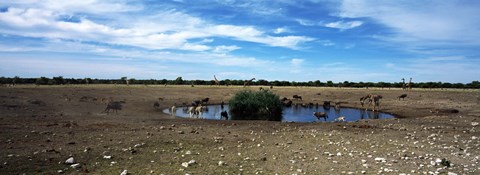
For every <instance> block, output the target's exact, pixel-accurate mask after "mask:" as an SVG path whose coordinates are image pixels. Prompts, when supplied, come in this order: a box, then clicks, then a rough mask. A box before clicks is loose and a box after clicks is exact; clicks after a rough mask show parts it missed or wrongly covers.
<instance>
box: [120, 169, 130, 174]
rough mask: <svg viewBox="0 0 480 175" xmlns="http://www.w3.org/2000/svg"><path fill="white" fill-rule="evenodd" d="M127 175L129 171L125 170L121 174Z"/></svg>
mask: <svg viewBox="0 0 480 175" xmlns="http://www.w3.org/2000/svg"><path fill="white" fill-rule="evenodd" d="M127 174H128V171H127V170H123V171H122V173H120V175H127Z"/></svg>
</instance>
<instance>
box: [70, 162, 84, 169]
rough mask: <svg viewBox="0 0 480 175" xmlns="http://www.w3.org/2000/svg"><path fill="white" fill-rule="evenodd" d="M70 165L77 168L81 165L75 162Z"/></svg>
mask: <svg viewBox="0 0 480 175" xmlns="http://www.w3.org/2000/svg"><path fill="white" fill-rule="evenodd" d="M70 167H72V168H74V169H78V168H80V167H82V165H80V164H79V163H76V164H72V165H70Z"/></svg>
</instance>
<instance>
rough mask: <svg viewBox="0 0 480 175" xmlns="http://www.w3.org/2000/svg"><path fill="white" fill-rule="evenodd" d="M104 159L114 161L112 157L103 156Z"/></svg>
mask: <svg viewBox="0 0 480 175" xmlns="http://www.w3.org/2000/svg"><path fill="white" fill-rule="evenodd" d="M103 159H112V156H103Z"/></svg>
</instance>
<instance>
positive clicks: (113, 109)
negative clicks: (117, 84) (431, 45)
mask: <svg viewBox="0 0 480 175" xmlns="http://www.w3.org/2000/svg"><path fill="white" fill-rule="evenodd" d="M407 96H408V95H407V94H401V95H399V96H397V99H398V100H405V98H406V97H407ZM64 98H65V100H66V101H70V100H71V99H70V98H68V97H64ZM382 98H383V96H382V95H378V94H367V95H365V96H362V97H361V98H360V104H361V106H362V107H365V110H369V109H370V110H372V111H378V110H379V109H380V100H381V99H382ZM87 99H88V98H87V97H82V98H81V99H80V101H85V100H87ZM158 100H159V101H163V100H164V99H163V98H158ZM104 101H106V107H105V109H104V111H103V112H105V113H107V114H110V113H118V111H119V110H122V107H123V104H125V101H113V100H112V99H111V98H110V99H102V102H104ZM159 101H156V102H154V103H153V108H154V109H159V108H160V102H159ZM209 101H210V98H209V97H206V98H202V99H199V100H193V101H192V102H191V103H190V105H187V103H183V106H184V107H185V108H182V109H183V110H184V112H185V113H187V114H189V115H190V117H192V118H199V117H200V116H202V113H203V112H205V111H208V107H207V105H208V103H209ZM280 101H281V102H282V105H283V106H285V107H292V106H293V107H299V106H301V107H310V108H313V107H315V108H316V109H318V108H319V106H322V107H323V108H324V109H325V110H329V109H330V108H331V106H332V104H333V107H334V108H335V110H340V107H341V103H342V102H340V101H323V104H319V103H315V104H314V103H302V102H303V98H302V96H300V95H297V94H295V95H293V96H292V99H289V98H287V97H283V98H281V99H280ZM294 101H296V102H294ZM220 105H221V110H222V111H221V112H220V119H226V120H228V118H229V116H228V112H227V111H225V110H224V105H225V102H223V101H222V103H221V104H220ZM176 110H177V104H174V105H173V106H171V107H170V108H169V111H170V113H171V114H172V115H175V113H176ZM313 116H314V117H316V118H317V120H321V119H323V120H325V121H326V120H327V118H328V114H327V113H325V112H318V111H317V112H314V113H313ZM334 121H339V122H341V121H345V116H340V117H338V118H336V119H335V120H334Z"/></svg>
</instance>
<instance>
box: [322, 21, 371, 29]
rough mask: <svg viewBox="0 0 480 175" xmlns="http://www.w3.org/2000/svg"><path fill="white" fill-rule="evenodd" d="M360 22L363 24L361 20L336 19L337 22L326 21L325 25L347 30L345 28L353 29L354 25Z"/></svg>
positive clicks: (358, 24) (357, 25)
mask: <svg viewBox="0 0 480 175" xmlns="http://www.w3.org/2000/svg"><path fill="white" fill-rule="evenodd" d="M362 24H363V22H362V21H350V22H344V21H337V22H331V23H327V24H325V27H330V28H336V29H340V30H347V29H353V28H355V27H359V26H361V25H362Z"/></svg>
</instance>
